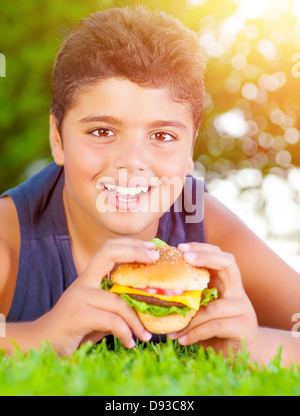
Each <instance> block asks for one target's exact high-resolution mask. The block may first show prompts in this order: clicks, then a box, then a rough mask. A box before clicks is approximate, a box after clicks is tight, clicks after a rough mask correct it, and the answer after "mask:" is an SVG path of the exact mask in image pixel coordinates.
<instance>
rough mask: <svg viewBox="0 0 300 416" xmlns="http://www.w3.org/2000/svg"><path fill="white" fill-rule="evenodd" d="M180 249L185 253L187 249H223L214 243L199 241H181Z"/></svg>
mask: <svg viewBox="0 0 300 416" xmlns="http://www.w3.org/2000/svg"><path fill="white" fill-rule="evenodd" d="M178 249H179V250H180V251H182V252H183V253H185V252H187V251H197V250H204V251H221V249H220V248H219V247H218V246H215V245H213V244H208V243H197V242H191V243H181V244H179V245H178Z"/></svg>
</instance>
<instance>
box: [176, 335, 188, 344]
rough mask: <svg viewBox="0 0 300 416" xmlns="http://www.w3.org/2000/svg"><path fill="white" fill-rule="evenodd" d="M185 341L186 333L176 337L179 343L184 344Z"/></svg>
mask: <svg viewBox="0 0 300 416" xmlns="http://www.w3.org/2000/svg"><path fill="white" fill-rule="evenodd" d="M186 341H187V336H186V335H183V337H180V338H178V342H179V343H180V344H183V345H184V344H185V343H186Z"/></svg>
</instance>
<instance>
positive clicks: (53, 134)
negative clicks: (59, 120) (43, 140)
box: [49, 113, 64, 166]
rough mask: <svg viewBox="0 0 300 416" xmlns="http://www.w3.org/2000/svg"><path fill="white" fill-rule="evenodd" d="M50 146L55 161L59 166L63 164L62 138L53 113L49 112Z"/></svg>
mask: <svg viewBox="0 0 300 416" xmlns="http://www.w3.org/2000/svg"><path fill="white" fill-rule="evenodd" d="M49 138H50V146H51V151H52V156H53V159H54V161H55V163H56V164H57V165H59V166H63V164H64V149H63V144H62V139H61V136H60V134H59V131H58V129H57V126H56V120H55V117H54V114H52V113H51V114H50V137H49Z"/></svg>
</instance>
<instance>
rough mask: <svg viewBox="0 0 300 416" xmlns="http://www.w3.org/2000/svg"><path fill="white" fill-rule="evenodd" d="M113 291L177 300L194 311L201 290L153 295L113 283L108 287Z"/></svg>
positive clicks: (170, 300) (169, 300)
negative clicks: (171, 294) (168, 294)
mask: <svg viewBox="0 0 300 416" xmlns="http://www.w3.org/2000/svg"><path fill="white" fill-rule="evenodd" d="M110 291H111V292H113V293H118V294H121V293H128V294H130V293H131V294H135V295H142V296H149V297H153V298H158V299H161V300H165V301H167V302H179V303H182V304H183V305H186V306H188V307H189V308H191V309H195V310H196V311H197V310H198V309H199V308H200V300H201V293H202V290H188V291H186V292H184V293H183V294H182V295H176V296H164V295H153V294H150V293H147V292H144V291H143V290H142V289H135V288H133V287H129V286H122V285H117V284H115V285H113V287H112V288H111V289H110Z"/></svg>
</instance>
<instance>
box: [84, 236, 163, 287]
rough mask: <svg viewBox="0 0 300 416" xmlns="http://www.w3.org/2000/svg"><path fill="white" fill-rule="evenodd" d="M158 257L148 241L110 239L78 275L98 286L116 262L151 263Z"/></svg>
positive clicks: (91, 284) (89, 283)
mask: <svg viewBox="0 0 300 416" xmlns="http://www.w3.org/2000/svg"><path fill="white" fill-rule="evenodd" d="M158 258H159V253H158V251H156V250H155V249H151V248H149V243H148V242H145V241H142V240H136V239H129V238H124V239H115V240H114V239H111V240H108V241H107V242H106V243H105V244H104V246H103V247H102V249H101V250H100V251H98V253H97V254H96V255H95V256H94V257H93V258H92V260H91V261H90V263H89V265H88V267H87V269H86V270H85V271H84V273H83V274H82V275H81V276H80V277H79V279H80V281H81V282H84V283H86V284H88V285H90V286H93V287H97V288H99V287H100V285H101V282H102V280H103V278H104V277H105V276H106V275H107V274H108V273H109V272H110V271H111V270H112V269H113V267H114V265H115V264H116V263H134V262H139V263H153V262H155V261H157V260H158Z"/></svg>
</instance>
